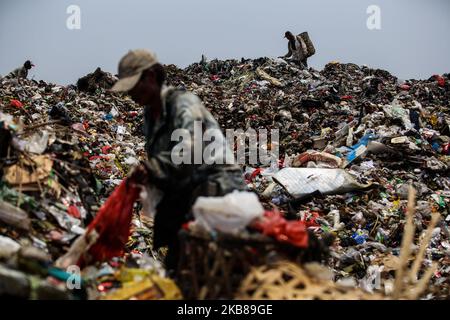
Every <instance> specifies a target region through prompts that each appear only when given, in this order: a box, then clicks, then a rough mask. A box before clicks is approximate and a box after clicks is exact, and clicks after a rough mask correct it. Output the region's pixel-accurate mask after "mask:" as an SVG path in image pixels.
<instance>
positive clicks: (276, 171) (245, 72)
mask: <svg viewBox="0 0 450 320" xmlns="http://www.w3.org/2000/svg"><path fill="white" fill-rule="evenodd" d="M98 70H99V69H98ZM166 71H167V73H168V82H169V84H170V85H173V86H175V87H178V88H183V89H186V90H190V91H192V92H194V93H195V94H197V95H198V96H199V97H200V98H201V99H202V101H203V102H204V104H205V106H206V107H207V108H208V109H209V110H210V111H211V113H212V114H213V115H214V117H215V118H216V119H217V120H218V122H219V124H220V125H221V127H222V129H223V130H226V129H242V130H244V131H245V130H247V129H249V128H253V129H256V130H257V129H268V130H271V129H278V130H279V138H280V139H279V151H280V158H279V161H277V162H276V163H275V164H272V165H270V166H264V165H262V164H261V165H251V166H249V165H244V166H243V172H244V177H243V179H245V181H246V182H247V185H248V187H249V188H250V189H251V190H253V191H255V192H256V193H257V194H258V196H259V199H260V200H261V202H262V203H263V205H264V207H265V209H276V210H277V211H278V212H280V213H281V214H282V215H283V216H284V217H285V218H286V219H288V220H301V221H306V222H307V224H306V225H307V227H308V231H309V232H312V233H314V234H315V235H316V236H317V238H319V239H320V238H324V237H326V236H329V235H330V234H332V235H333V236H334V237H335V239H336V240H335V241H334V244H333V245H332V246H331V247H330V248H329V249H330V255H331V257H330V259H328V260H327V261H324V262H323V263H324V264H325V265H326V266H327V267H328V270H331V272H332V276H331V278H332V280H333V281H334V282H336V283H339V284H340V285H346V286H353V287H358V288H361V289H364V290H366V291H368V292H373V291H376V292H380V293H382V294H390V293H391V292H392V290H393V282H394V281H395V277H394V274H393V273H394V271H395V270H397V268H398V265H399V263H400V254H401V252H400V248H401V241H402V236H403V234H404V226H405V224H406V220H407V219H406V212H407V210H406V208H407V203H408V190H409V187H410V186H413V187H414V189H415V190H417V195H416V210H415V214H414V219H413V222H414V227H415V229H414V230H415V231H414V233H413V238H414V240H415V241H414V243H417V244H420V243H421V241H422V239H423V238H424V237H425V236H426V232H425V231H426V230H427V228H428V226H429V225H430V224H431V225H432V226H433V223H432V217H433V216H434V215H435V213H438V214H439V219H438V221H436V222H435V226H434V228H433V230H432V234H430V239H429V245H428V246H427V247H426V248H425V249H424V250H425V251H423V250H422V251H423V252H422V251H421V249H420V245H414V246H413V247H412V248H411V250H412V253H413V255H416V256H419V255H422V254H423V259H422V260H420V259H419V260H420V261H421V262H420V266H419V274H422V273H424V272H425V271H424V270H426V268H427V267H429V266H431V265H432V264H433V263H436V264H437V268H436V270H435V271H434V273H433V275H432V276H431V279H430V283H429V285H428V287H427V289H426V291H425V293H424V294H423V295H422V298H425V299H445V298H447V299H448V297H449V296H450V292H449V287H450V283H449V279H450V276H449V274H450V242H449V229H448V228H449V223H450V214H449V213H450V204H449V201H450V178H449V177H450V175H449V165H450V151H449V146H450V144H449V143H450V113H449V110H450V90H449V87H450V82H449V74H444V75H433V76H431V77H430V78H429V79H427V80H407V81H401V80H399V79H397V78H396V77H395V76H393V75H391V74H390V73H389V72H387V71H384V70H379V69H371V68H368V67H365V66H362V67H361V66H357V65H355V64H342V63H338V62H331V63H329V64H327V65H326V66H325V68H324V69H323V70H322V71H318V70H314V69H312V68H309V69H307V70H300V69H298V68H297V67H295V66H293V65H291V64H289V63H287V62H286V61H284V60H282V59H270V58H260V59H255V60H249V59H242V60H226V61H221V60H212V61H205V60H202V62H200V63H194V64H192V65H190V66H188V67H187V68H185V69H179V68H178V67H176V66H173V65H168V66H166ZM100 73H101V74H100ZM95 74H97V75H98V74H100V76H99V77H96V76H95ZM101 75H103V71H101V70H100V71H95V72H94V73H93V74H91V75H88V76H87V77H86V78H84V80H82V81H81V82H79V83H78V88H77V87H76V86H73V85H70V86H66V87H64V86H59V85H55V84H50V83H46V82H44V81H39V82H37V81H29V80H24V79H21V80H20V82H19V81H17V80H14V79H4V78H3V79H0V169H1V170H2V173H1V181H0V282H2V281H5V283H8V284H9V285H8V286H5V287H1V288H0V296H2V295H3V296H19V297H24V298H30V297H32V296H33V297H38V298H48V297H50V298H53V297H57V298H69V299H73V298H80V299H85V298H89V299H96V298H105V297H106V298H127V297H128V298H129V296H127V295H126V293H125V292H122V291H121V289H123V288H125V287H127V286H130V285H131V286H132V285H135V286H137V284H139V286H140V287H139V290H141V289H142V290H144V289H146V290H150V288H154V287H155V286H156V287H158V286H159V288H166V289H167V288H171V289H170V290H169V291H164V292H163V293H162V294H160V296H158V297H153V298H162V297H166V298H174V297H178V291H177V290H178V289H177V288H176V286H175V285H173V286H172V283H171V282H169V283H170V285H167V283H166V285H164V283H165V282H164V281H169V280H168V279H167V278H166V276H165V274H164V268H163V266H162V264H161V261H162V257H163V256H164V252H163V251H158V252H155V251H154V250H153V248H152V221H150V220H147V219H145V218H142V217H140V215H139V211H140V210H141V208H140V206H139V205H137V206H135V210H134V211H135V215H134V217H133V220H132V232H131V235H130V238H129V241H128V243H127V246H126V248H125V255H124V256H122V257H116V258H113V259H112V260H111V261H108V262H103V263H97V264H94V265H90V266H87V267H86V268H84V269H83V270H81V271H80V272H79V273H78V274H77V275H79V279H78V278H76V279H75V280H77V279H78V280H80V281H81V282H83V284H84V285H83V288H87V290H73V288H68V286H67V281H68V279H72V280H73V278H70V276H71V275H72V274H71V273H70V272H69V271H67V270H59V269H57V268H55V267H54V262H55V261H56V260H57V259H58V258H59V257H61V256H62V255H64V254H65V253H66V252H67V250H68V249H69V247H70V245H71V244H72V243H73V241H74V240H75V239H76V238H77V236H79V235H81V234H83V233H84V231H85V229H86V227H87V226H88V224H89V223H90V222H91V221H92V220H93V219H94V217H95V215H96V213H97V212H98V210H99V208H100V206H101V205H102V204H103V203H104V202H105V200H106V198H107V197H108V196H110V195H111V193H112V191H113V190H114V188H116V187H117V186H118V185H119V184H120V183H121V182H122V180H123V179H124V178H125V177H126V176H127V174H128V173H129V171H130V170H131V169H132V168H133V167H134V166H135V165H136V164H138V163H139V161H141V160H144V159H145V158H146V154H145V147H144V146H145V139H144V136H143V131H142V124H143V108H142V107H141V106H138V105H136V104H135V103H134V102H133V101H132V100H131V99H130V98H129V97H127V96H122V95H117V94H112V93H109V92H107V88H109V87H110V86H111V85H112V84H113V81H114V80H113V79H112V78H111V77H107V80H104V81H103V80H102V79H103V78H104V77H103V76H101ZM97 78H98V79H100V78H101V79H100V80H98V79H97ZM110 80H111V81H110ZM99 81H100V83H99ZM247 151H248V150H247ZM243 232H246V231H245V230H244V231H243ZM142 277H144V278H145V279H147V280H146V281H147V282H145V285H144V284H142V282H139V281H138V280H137V279H138V278H139V279H142ZM374 279H378V280H380V281H375V282H376V284H377V285H376V286H375V287H374V285H373V283H374ZM32 281H34V283H38V285H34V286H31V282H32ZM75 282H76V281H75ZM142 286H143V287H142ZM137 288H138V287H136V290H137V291H136V292H138V291H139V290H138V289H137ZM1 290H3V291H1ZM142 290H141V291H142ZM159 292H162V291H161V290H160V291H159ZM147 298H148V297H147Z"/></svg>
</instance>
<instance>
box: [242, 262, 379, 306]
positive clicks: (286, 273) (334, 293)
mask: <svg viewBox="0 0 450 320" xmlns="http://www.w3.org/2000/svg"><path fill="white" fill-rule="evenodd" d="M236 298H237V299H246V300H249V299H250V300H253V299H257V300H261V299H276V300H380V299H386V298H385V297H384V296H382V295H379V294H369V293H366V292H364V291H362V290H360V289H355V288H348V287H343V286H339V285H337V284H336V283H334V282H333V281H330V280H321V279H318V278H314V277H312V276H311V275H309V274H308V272H307V271H306V270H305V269H303V268H301V267H300V266H298V265H296V264H293V263H291V262H287V261H282V262H278V263H275V264H273V265H271V266H262V267H259V268H255V269H253V270H252V271H251V272H250V273H249V275H248V276H247V277H246V278H245V280H244V281H243V282H242V284H241V286H240V288H239V291H238V293H237V295H236Z"/></svg>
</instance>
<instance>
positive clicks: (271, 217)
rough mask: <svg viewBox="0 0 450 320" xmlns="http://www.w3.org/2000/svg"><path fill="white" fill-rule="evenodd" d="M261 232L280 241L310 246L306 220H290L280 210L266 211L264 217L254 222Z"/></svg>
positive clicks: (254, 226) (299, 245)
mask: <svg viewBox="0 0 450 320" xmlns="http://www.w3.org/2000/svg"><path fill="white" fill-rule="evenodd" d="M252 227H253V228H254V229H256V230H258V231H260V232H261V233H263V234H265V235H267V236H270V237H273V238H275V239H276V240H278V241H280V242H287V243H290V244H293V245H294V246H297V247H300V248H307V247H308V231H307V227H306V224H305V222H304V221H299V220H296V221H288V220H286V219H285V218H284V217H283V216H282V215H281V213H280V212H277V211H266V212H265V213H264V218H263V219H260V220H259V221H257V222H255V223H253V224H252Z"/></svg>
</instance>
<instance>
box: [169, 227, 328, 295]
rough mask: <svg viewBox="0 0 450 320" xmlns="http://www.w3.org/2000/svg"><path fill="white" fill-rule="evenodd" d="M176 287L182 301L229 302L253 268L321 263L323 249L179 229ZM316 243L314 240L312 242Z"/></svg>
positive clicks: (257, 237)
mask: <svg viewBox="0 0 450 320" xmlns="http://www.w3.org/2000/svg"><path fill="white" fill-rule="evenodd" d="M179 237H180V241H181V254H180V261H179V267H178V271H177V276H176V278H177V285H178V286H179V287H180V289H181V291H182V292H183V296H184V297H185V298H186V299H232V298H234V297H235V294H236V291H237V289H238V288H239V286H240V284H241V282H242V280H243V279H244V278H245V276H246V275H247V274H248V273H249V272H250V271H251V269H252V268H253V267H255V266H261V265H265V264H270V263H274V262H276V261H280V260H288V261H293V262H296V263H301V262H305V261H321V260H325V258H326V257H327V254H328V252H327V251H323V252H321V250H323V247H318V246H314V244H313V246H312V247H311V248H308V249H306V250H305V249H300V248H298V247H294V246H291V245H287V244H280V243H278V242H276V241H274V240H272V239H271V238H268V237H266V236H263V235H260V234H257V235H251V236H246V237H237V236H236V237H235V236H230V235H224V234H219V235H218V236H217V237H216V238H215V239H212V238H211V236H210V235H206V234H193V233H191V232H189V231H186V230H183V231H181V232H180V234H179ZM316 241H317V239H316Z"/></svg>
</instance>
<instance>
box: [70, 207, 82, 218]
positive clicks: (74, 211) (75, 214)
mask: <svg viewBox="0 0 450 320" xmlns="http://www.w3.org/2000/svg"><path fill="white" fill-rule="evenodd" d="M67 213H68V214H70V215H71V216H72V217H75V218H77V219H81V213H80V210H78V208H77V207H76V206H74V205H71V206H69V208H67Z"/></svg>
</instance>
